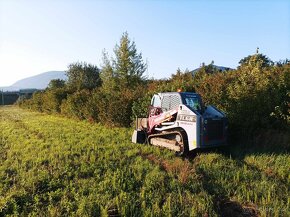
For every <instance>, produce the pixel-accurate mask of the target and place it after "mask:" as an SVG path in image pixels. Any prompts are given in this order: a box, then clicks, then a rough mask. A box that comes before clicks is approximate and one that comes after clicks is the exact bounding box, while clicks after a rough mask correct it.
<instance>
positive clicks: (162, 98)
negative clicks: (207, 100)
mask: <svg viewBox="0 0 290 217" xmlns="http://www.w3.org/2000/svg"><path fill="white" fill-rule="evenodd" d="M180 104H184V105H186V106H188V107H189V108H190V109H191V110H193V111H194V112H198V113H200V114H201V113H202V111H203V106H202V101H201V97H200V95H199V94H196V93H190V92H181V93H179V92H169V93H159V94H154V96H153V97H152V99H151V106H150V110H152V109H153V108H155V109H154V111H155V110H156V108H158V109H159V110H160V111H159V112H157V113H162V112H166V111H169V110H172V109H176V108H177V107H178V106H179V105H180Z"/></svg>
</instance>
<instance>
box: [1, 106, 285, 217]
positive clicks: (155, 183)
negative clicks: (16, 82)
mask: <svg viewBox="0 0 290 217" xmlns="http://www.w3.org/2000/svg"><path fill="white" fill-rule="evenodd" d="M0 118H1V122H0V129H1V133H2V137H1V139H0V195H1V197H0V216H9V215H13V216H46V215H51V216H102V215H103V216H113V215H118V216H151V215H154V216H181V215H182V216H239V215H241V214H242V213H251V215H252V216H259V215H260V216H289V214H290V211H289V210H290V209H289V184H290V183H289V177H290V174H289V169H288V165H289V164H290V156H289V153H287V152H286V151H285V152H282V153H280V154H279V153H268V152H266V151H265V152H264V153H256V152H253V151H252V150H249V149H245V148H243V147H233V148H232V149H231V150H228V152H229V153H230V154H221V153H215V152H213V153H200V154H197V156H196V157H195V158H190V159H182V158H177V157H175V156H174V153H172V152H171V151H169V150H166V149H161V148H157V147H151V146H148V145H140V144H132V143H131V142H130V136H131V129H126V128H106V127H104V126H101V125H99V124H90V123H88V122H83V121H77V120H73V119H68V118H64V117H60V116H53V115H46V114H41V113H36V112H28V111H24V110H21V109H19V108H16V107H1V108H0ZM287 141H289V136H288V139H287V140H286V142H287ZM273 142H274V143H275V142H276V141H273ZM278 142H280V141H278ZM276 146H279V144H278V143H276ZM261 151H262V150H261V149H260V148H259V152H261Z"/></svg>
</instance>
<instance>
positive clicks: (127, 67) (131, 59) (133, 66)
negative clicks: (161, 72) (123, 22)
mask: <svg viewBox="0 0 290 217" xmlns="http://www.w3.org/2000/svg"><path fill="white" fill-rule="evenodd" d="M114 53H115V59H113V69H114V72H115V76H116V78H117V80H118V84H119V85H120V86H121V87H134V86H136V85H138V84H139V83H141V82H142V80H143V74H144V72H145V71H146V69H147V65H146V64H145V63H144V62H143V59H142V54H141V53H138V52H137V48H136V45H135V42H134V41H133V42H131V40H130V39H129V36H128V33H127V32H125V33H124V34H123V35H122V37H121V40H120V44H119V45H116V47H115V49H114Z"/></svg>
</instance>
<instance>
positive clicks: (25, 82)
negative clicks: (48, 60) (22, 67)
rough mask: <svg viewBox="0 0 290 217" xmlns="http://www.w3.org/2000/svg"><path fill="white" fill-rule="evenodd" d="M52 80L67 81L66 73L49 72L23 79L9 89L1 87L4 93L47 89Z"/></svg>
mask: <svg viewBox="0 0 290 217" xmlns="http://www.w3.org/2000/svg"><path fill="white" fill-rule="evenodd" d="M52 79H63V80H67V76H66V75H65V72H64V71H49V72H44V73H41V74H39V75H35V76H31V77H28V78H24V79H21V80H19V81H17V82H15V83H14V84H12V85H11V86H9V87H0V89H1V90H2V89H3V90H4V91H15V90H20V89H45V88H46V87H47V85H48V84H49V82H50V81H51V80H52Z"/></svg>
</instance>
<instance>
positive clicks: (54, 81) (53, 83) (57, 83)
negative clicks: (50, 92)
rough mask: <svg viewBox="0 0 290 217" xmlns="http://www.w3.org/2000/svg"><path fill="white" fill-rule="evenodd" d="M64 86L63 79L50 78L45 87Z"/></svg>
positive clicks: (55, 87)
mask: <svg viewBox="0 0 290 217" xmlns="http://www.w3.org/2000/svg"><path fill="white" fill-rule="evenodd" d="M64 87H65V80H62V79H52V80H51V81H50V82H49V84H48V86H47V88H48V89H57V88H64Z"/></svg>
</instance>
